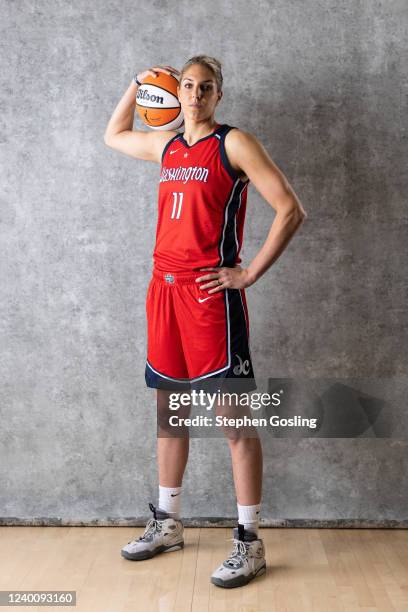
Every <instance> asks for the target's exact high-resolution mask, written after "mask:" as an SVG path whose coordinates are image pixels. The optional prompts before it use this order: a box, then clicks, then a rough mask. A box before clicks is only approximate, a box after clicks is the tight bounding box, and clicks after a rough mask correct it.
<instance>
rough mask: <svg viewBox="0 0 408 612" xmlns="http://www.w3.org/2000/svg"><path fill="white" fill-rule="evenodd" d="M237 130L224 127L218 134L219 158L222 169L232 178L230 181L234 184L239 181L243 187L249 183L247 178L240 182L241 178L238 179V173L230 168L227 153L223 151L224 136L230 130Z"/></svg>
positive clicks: (231, 127)
mask: <svg viewBox="0 0 408 612" xmlns="http://www.w3.org/2000/svg"><path fill="white" fill-rule="evenodd" d="M237 129H238V128H236V127H233V126H229V125H227V126H225V129H224V130H223V131H222V133H221V134H220V156H221V161H222V164H223V166H224V168H225V169H226V171H227V172H228V174H229V175H230V177H231V178H232V180H233V181H234V182H235V181H236V180H239V181H240V182H241V183H242V184H243V185H246V184H247V183H249V178H247V179H245V181H244V180H242V178H240V176H239V174H238V172H237V171H236V170H234V168H233V167H232V166H231V164H230V161H229V159H228V156H227V152H226V150H225V136H226V135H227V134H228V132H229V131H230V130H237Z"/></svg>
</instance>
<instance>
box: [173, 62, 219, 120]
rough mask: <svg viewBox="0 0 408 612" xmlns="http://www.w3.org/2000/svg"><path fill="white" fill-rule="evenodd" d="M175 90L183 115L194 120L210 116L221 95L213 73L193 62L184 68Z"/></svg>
mask: <svg viewBox="0 0 408 612" xmlns="http://www.w3.org/2000/svg"><path fill="white" fill-rule="evenodd" d="M177 92H178V97H179V100H180V104H181V108H182V110H183V114H184V117H185V118H189V119H195V120H202V119H206V118H207V117H210V116H212V115H213V113H214V110H215V107H216V106H217V104H218V102H219V101H220V100H221V97H222V92H219V91H218V90H217V82H216V80H215V77H214V75H213V73H212V72H211V70H209V69H208V68H206V67H205V66H202V65H201V64H194V65H193V66H190V67H189V68H188V70H186V72H185V73H184V74H183V76H182V78H181V81H180V83H179V85H178V87H177Z"/></svg>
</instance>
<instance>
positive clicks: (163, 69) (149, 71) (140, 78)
mask: <svg viewBox="0 0 408 612" xmlns="http://www.w3.org/2000/svg"><path fill="white" fill-rule="evenodd" d="M159 72H164V73H165V74H171V73H172V72H174V73H175V74H180V71H179V70H177V68H173V67H172V66H163V65H159V66H153V68H148V69H147V70H144V71H143V72H139V73H138V74H137V75H136V77H137V80H138V81H140V82H141V83H143V79H145V78H146V77H147V76H149V75H151V76H153V77H157V75H158V74H159Z"/></svg>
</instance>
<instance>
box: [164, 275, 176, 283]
mask: <svg viewBox="0 0 408 612" xmlns="http://www.w3.org/2000/svg"><path fill="white" fill-rule="evenodd" d="M164 280H165V281H166V283H174V276H173V275H172V274H165V275H164Z"/></svg>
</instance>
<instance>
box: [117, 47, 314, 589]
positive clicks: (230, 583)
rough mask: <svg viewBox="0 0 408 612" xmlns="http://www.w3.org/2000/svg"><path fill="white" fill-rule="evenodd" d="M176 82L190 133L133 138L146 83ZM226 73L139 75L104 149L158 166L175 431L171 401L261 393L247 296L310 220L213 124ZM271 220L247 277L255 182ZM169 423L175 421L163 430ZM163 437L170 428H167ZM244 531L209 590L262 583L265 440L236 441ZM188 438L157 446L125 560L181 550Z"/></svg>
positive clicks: (157, 281)
mask: <svg viewBox="0 0 408 612" xmlns="http://www.w3.org/2000/svg"><path fill="white" fill-rule="evenodd" d="M159 72H165V73H168V74H171V73H174V74H176V75H177V76H178V78H179V86H178V96H179V100H180V104H181V107H182V110H183V114H184V124H185V131H184V133H183V134H179V133H178V132H174V131H164V130H163V131H150V132H143V131H134V130H133V121H134V111H135V98H136V92H137V88H138V86H139V85H140V84H141V81H142V80H143V79H144V78H145V77H146V76H147V75H157V74H158V73H159ZM222 84H223V78H222V72H221V65H220V63H219V62H218V60H216V59H215V58H212V57H208V56H205V55H199V56H195V57H193V58H191V59H190V60H189V61H188V62H187V63H186V64H185V65H184V66H183V68H182V70H181V72H179V71H178V70H177V69H175V68H172V67H171V66H154V67H153V68H151V69H148V70H145V71H142V72H139V73H138V74H137V75H135V77H134V79H133V81H132V83H131V84H130V86H129V88H128V90H127V91H126V93H125V94H124V96H123V98H122V99H121V100H120V102H119V104H118V105H117V107H116V109H115V111H114V113H113V115H112V117H111V119H110V121H109V124H108V126H107V129H106V132H105V143H106V144H107V145H108V146H109V147H111V148H113V149H116V150H118V151H120V152H122V153H125V154H127V155H130V156H132V157H135V158H137V159H144V160H148V161H153V162H156V163H159V164H160V165H161V173H160V184H159V198H158V221H157V230H156V244H155V248H154V253H153V260H154V268H153V275H152V278H151V280H150V284H149V288H148V292H147V298H146V312H147V332H148V347H147V360H146V371H145V378H146V384H147V385H148V386H149V387H152V388H155V389H157V408H158V420H159V430H160V423H163V415H166V418H165V419H164V422H165V423H166V424H168V415H169V399H170V396H171V394H172V393H174V392H177V391H180V392H184V393H185V392H186V391H190V390H193V389H197V390H199V389H201V388H206V387H205V385H206V384H208V383H211V382H213V383H215V384H216V385H217V388H218V389H219V388H220V387H222V388H223V389H228V390H230V389H232V388H233V384H237V385H239V390H240V391H251V390H253V389H255V388H256V382H255V377H254V371H253V365H252V360H251V354H250V348H249V324H248V311H247V305H246V299H245V289H246V288H247V287H249V286H251V285H252V284H253V283H255V282H256V281H257V280H258V278H260V276H262V274H264V273H265V272H266V270H267V269H268V268H269V267H270V266H271V264H272V263H273V262H274V261H275V260H276V259H277V258H278V257H279V256H280V254H281V253H282V251H283V250H284V248H285V247H286V245H287V244H288V242H289V240H290V239H291V237H292V235H293V234H294V232H295V231H296V230H297V229H298V227H299V225H300V224H301V222H302V221H303V219H304V218H305V217H306V213H305V211H304V209H303V207H302V205H301V203H300V202H299V200H298V198H297V197H296V194H295V193H294V191H293V189H292V188H291V187H290V185H289V184H288V181H287V180H286V178H285V176H284V175H283V173H282V172H281V171H280V170H279V169H278V168H277V166H276V165H275V164H274V162H273V161H272V159H271V158H270V157H269V155H268V153H267V152H266V150H265V149H264V147H263V146H262V144H261V143H260V142H259V141H258V140H257V139H256V138H255V137H254V136H252V135H251V134H249V133H248V132H245V131H243V130H240V129H238V128H235V127H233V126H230V125H228V124H220V123H217V121H216V120H215V117H214V115H215V110H216V107H217V106H218V104H219V102H220V101H221V99H222V95H223V93H222ZM250 181H251V182H252V184H253V185H254V186H255V188H256V189H257V190H258V191H259V193H260V194H261V195H262V196H263V197H264V198H265V199H266V200H267V202H268V203H269V204H270V205H271V206H272V207H273V208H274V209H275V211H276V215H275V218H274V221H273V224H272V226H271V229H270V231H269V234H268V236H267V239H266V241H265V243H264V245H263V246H262V248H261V249H260V251H259V252H258V254H257V255H256V257H255V258H254V259H253V260H252V262H251V263H250V264H249V265H248V266H247V267H242V266H240V265H239V264H240V262H241V259H240V256H239V253H240V250H241V247H242V241H243V230H244V220H245V212H246V200H247V192H248V184H249V182H250ZM166 419H167V420H166ZM164 431H166V425H164ZM228 443H229V447H230V451H231V458H232V466H233V475H234V483H235V489H236V496H237V509H238V526H237V527H236V528H235V529H234V531H233V550H232V552H231V554H230V556H229V557H228V558H227V559H226V560H225V561H224V562H223V563H222V564H221V565H220V566H219V567H218V568H216V569H215V571H214V572H213V574H212V576H211V581H212V582H213V583H214V584H216V585H217V586H221V587H227V588H230V587H235V586H242V585H244V584H247V583H248V582H249V581H250V580H252V579H253V578H254V577H256V576H259V575H261V574H263V573H264V572H265V567H266V563H265V551H264V546H263V542H262V540H261V539H260V538H259V536H258V524H259V512H260V503H261V490H262V449H261V443H260V440H259V438H258V437H257V436H248V437H247V436H238V437H235V436H231V437H229V438H228ZM188 450H189V438H188V435H182V436H177V435H165V434H164V435H161V436H160V435H159V437H158V443H157V454H158V468H159V500H158V506H157V507H155V506H154V505H153V504H150V509H151V511H152V512H153V518H152V519H150V520H149V522H148V524H147V526H146V530H145V532H144V534H143V536H141V537H139V538H136V539H134V540H132V541H131V542H129V543H128V544H127V545H126V546H124V547H123V549H122V551H121V553H122V556H123V557H125V558H126V559H131V560H142V559H148V558H150V557H153V556H154V555H156V554H158V553H160V552H169V551H173V550H179V549H180V548H183V545H184V540H183V524H182V522H181V520H180V498H181V487H182V479H183V474H184V470H185V467H186V463H187V458H188Z"/></svg>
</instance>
